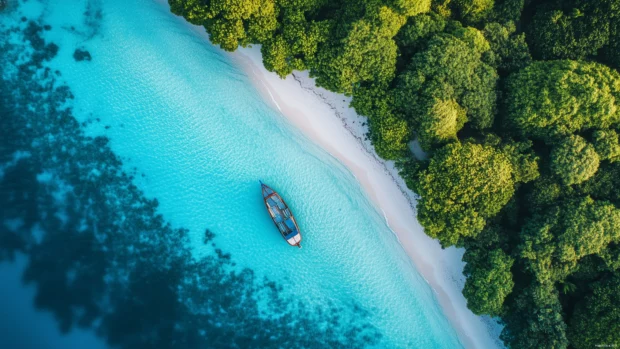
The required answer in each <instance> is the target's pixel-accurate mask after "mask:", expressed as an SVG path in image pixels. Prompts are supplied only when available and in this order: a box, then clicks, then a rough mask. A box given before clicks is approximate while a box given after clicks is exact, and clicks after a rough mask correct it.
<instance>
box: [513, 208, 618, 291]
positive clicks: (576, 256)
mask: <svg viewBox="0 0 620 349" xmlns="http://www.w3.org/2000/svg"><path fill="white" fill-rule="evenodd" d="M521 236H522V244H521V246H520V247H519V249H520V251H521V252H520V254H521V258H522V259H523V260H524V263H525V265H526V266H527V269H528V270H530V271H531V272H532V273H533V274H534V275H535V276H536V278H537V280H539V282H541V283H551V284H553V283H556V282H562V281H564V280H565V278H566V277H567V276H568V275H570V274H571V273H573V272H574V271H575V270H576V267H577V263H578V262H579V260H580V259H581V258H583V257H585V256H588V255H592V254H599V253H601V252H602V251H604V250H605V249H606V248H607V247H608V245H609V244H610V243H612V242H618V241H619V240H620V210H619V209H617V208H616V207H615V206H614V205H613V204H611V203H609V202H606V201H594V200H592V199H591V198H589V197H585V198H581V199H577V200H571V201H568V202H566V203H564V204H561V205H560V206H555V207H552V208H549V209H547V210H546V211H544V212H543V213H541V214H537V215H534V216H533V217H531V218H529V219H528V220H527V222H526V224H525V225H524V227H523V231H522V233H521Z"/></svg>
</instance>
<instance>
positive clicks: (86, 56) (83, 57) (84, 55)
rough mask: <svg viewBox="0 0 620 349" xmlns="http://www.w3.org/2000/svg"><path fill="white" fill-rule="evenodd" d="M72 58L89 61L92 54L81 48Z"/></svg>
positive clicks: (78, 60)
mask: <svg viewBox="0 0 620 349" xmlns="http://www.w3.org/2000/svg"><path fill="white" fill-rule="evenodd" d="M0 1H2V0H0ZM73 58H74V59H75V60H76V61H77V62H80V61H90V60H92V56H91V55H90V52H88V51H86V50H82V49H79V48H78V49H76V50H75V52H74V53H73Z"/></svg>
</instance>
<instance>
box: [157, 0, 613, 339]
mask: <svg viewBox="0 0 620 349" xmlns="http://www.w3.org/2000/svg"><path fill="white" fill-rule="evenodd" d="M169 2H170V5H171V10H172V11H173V12H174V13H176V14H179V15H183V16H184V17H185V18H186V19H188V20H189V21H190V22H192V23H194V24H197V25H203V26H205V27H206V29H207V31H208V32H209V35H210V36H211V40H212V41H213V42H214V43H215V44H219V45H220V46H221V47H222V48H224V49H226V50H234V49H235V48H236V47H237V46H247V45H249V44H261V45H262V46H261V52H262V55H263V62H264V65H265V67H266V68H267V69H268V70H270V71H273V72H275V73H277V74H278V75H279V76H281V77H285V76H287V75H288V74H291V73H292V72H293V71H294V70H309V71H310V75H311V76H313V77H316V82H317V84H318V85H320V86H323V87H325V88H327V89H329V90H331V91H335V92H340V93H344V94H347V95H350V96H352V102H351V106H352V107H353V108H355V110H356V112H357V113H359V114H360V115H363V116H366V117H367V118H368V126H369V132H368V135H367V136H368V138H369V139H370V141H371V143H372V144H373V146H374V148H375V150H376V152H377V154H378V155H379V156H381V157H382V158H384V159H391V160H396V166H397V168H398V170H399V173H400V175H401V177H402V178H403V179H404V180H405V183H406V184H407V186H408V187H409V188H411V189H412V190H413V191H414V192H416V193H417V194H418V195H420V199H419V201H418V207H417V208H418V219H419V221H420V223H421V224H422V225H423V226H424V228H425V232H426V233H427V234H428V235H429V236H431V237H434V238H437V239H438V240H439V241H440V243H441V244H442V246H444V247H446V246H453V245H457V246H463V247H465V248H466V249H467V250H466V252H465V255H464V257H463V258H464V260H465V261H466V262H467V266H466V267H465V270H464V272H465V275H466V276H467V281H466V283H465V288H464V290H463V293H464V295H465V297H466V298H467V300H468V305H469V307H470V308H471V309H472V310H473V311H474V312H475V313H477V314H488V315H492V316H499V317H501V320H502V322H503V323H504V324H505V327H504V330H503V332H502V335H501V338H502V339H503V340H504V342H505V343H506V345H507V347H509V348H519V349H521V348H525V349H534V348H536V349H538V348H567V347H569V346H570V347H575V348H580V347H591V346H592V345H591V344H592V343H597V341H604V340H611V339H609V338H606V337H605V333H604V329H605V328H607V327H609V328H612V326H613V324H614V321H615V323H617V322H618V321H617V319H616V318H614V317H613V316H616V315H614V314H615V313H613V312H611V311H609V312H607V310H609V309H610V308H611V304H615V303H614V302H617V299H615V298H613V297H612V294H611V293H610V292H608V290H609V289H611V288H610V287H611V286H609V285H610V284H608V283H607V282H608V281H605V280H612V279H613V278H614V277H616V278H617V277H618V276H617V275H616V276H613V274H614V273H616V274H617V273H618V272H619V271H618V269H619V268H620V241H618V240H619V237H618V234H620V233H618V232H620V223H619V222H620V218H618V217H619V214H618V207H620V161H618V160H620V144H619V139H618V138H619V136H618V132H620V73H619V72H618V71H617V69H620V0H543V1H534V0H352V1H327V0H169ZM429 10H430V11H429ZM468 26H472V27H468ZM530 52H531V54H530ZM541 59H543V60H541ZM557 59H560V60H557ZM569 59H570V60H569ZM606 65H608V66H606ZM416 137H417V140H418V141H419V142H420V145H421V146H422V148H423V149H424V150H425V151H426V152H427V155H428V157H429V159H430V160H428V161H426V160H424V161H418V160H415V159H414V158H413V156H412V154H411V153H410V151H409V147H408V144H409V143H410V142H411V141H412V140H413V139H414V138H416ZM613 280H616V279H613ZM590 285H592V287H590ZM614 287H617V286H614ZM599 300H600V302H601V304H603V305H602V306H600V307H599V306H598V303H596V302H598V301H599ZM616 307H617V306H616ZM595 317H596V318H600V321H599V322H594V320H592V318H595ZM588 321H590V322H591V323H592V324H593V325H592V326H593V327H592V330H591V331H590V330H588V328H587V326H588V324H589V322H588ZM567 324H570V329H569V331H568V337H567V334H566V333H567ZM614 333H617V331H616V332H614ZM569 339H570V340H571V343H569ZM612 339H613V338H612Z"/></svg>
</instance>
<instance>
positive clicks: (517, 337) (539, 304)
mask: <svg viewBox="0 0 620 349" xmlns="http://www.w3.org/2000/svg"><path fill="white" fill-rule="evenodd" d="M508 309H509V311H508V313H507V315H506V316H504V317H503V319H504V323H505V327H504V329H503V330H502V334H501V335H500V338H501V339H502V340H503V341H504V343H506V344H507V346H508V348H515V349H517V348H518V349H540V348H554V349H564V348H566V347H567V346H568V340H567V338H566V323H565V322H564V319H563V316H562V305H561V304H560V300H559V295H558V291H557V290H556V289H555V288H554V287H553V285H552V284H536V283H535V284H533V285H530V286H528V287H526V288H525V289H522V290H520V292H519V294H518V295H517V296H516V297H515V299H514V301H512V302H511V304H510V305H509V308H508Z"/></svg>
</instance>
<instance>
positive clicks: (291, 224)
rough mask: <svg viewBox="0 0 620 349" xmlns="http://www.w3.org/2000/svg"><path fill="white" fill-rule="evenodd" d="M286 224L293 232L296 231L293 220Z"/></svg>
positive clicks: (287, 221) (288, 220)
mask: <svg viewBox="0 0 620 349" xmlns="http://www.w3.org/2000/svg"><path fill="white" fill-rule="evenodd" d="M284 223H285V224H286V226H287V227H288V228H289V229H291V230H295V224H293V220H292V219H290V218H289V219H287V220H286V221H284Z"/></svg>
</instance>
